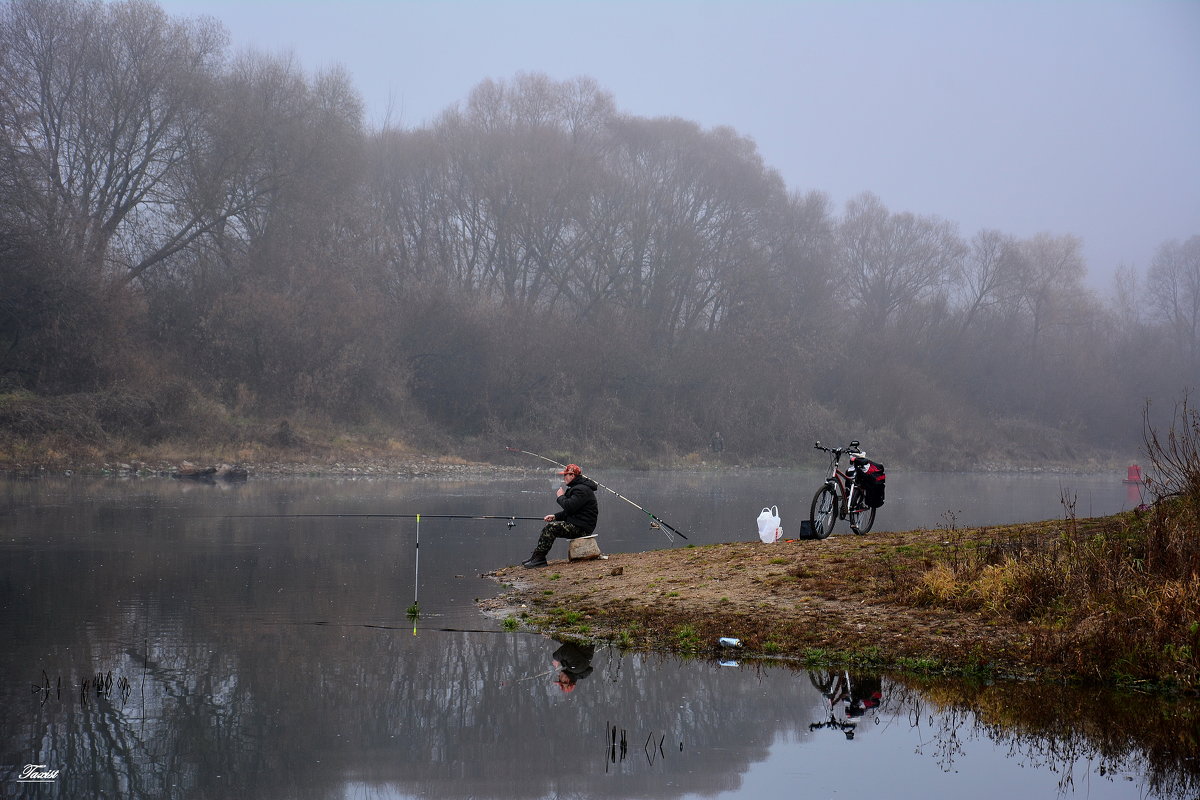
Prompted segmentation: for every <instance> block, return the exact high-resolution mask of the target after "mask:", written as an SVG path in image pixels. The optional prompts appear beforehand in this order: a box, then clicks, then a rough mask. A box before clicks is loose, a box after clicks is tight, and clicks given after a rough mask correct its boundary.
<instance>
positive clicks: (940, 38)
mask: <svg viewBox="0 0 1200 800" xmlns="http://www.w3.org/2000/svg"><path fill="white" fill-rule="evenodd" d="M159 4H160V5H161V6H162V7H163V8H164V9H166V10H167V12H168V13H170V14H171V15H173V16H195V15H199V14H208V15H211V16H213V17H216V18H217V19H219V20H220V21H221V22H222V23H224V25H225V26H226V28H227V29H228V30H229V32H230V34H231V36H232V45H233V48H234V49H235V50H237V49H241V48H244V47H254V48H257V49H261V50H266V51H268V52H278V51H281V50H290V51H292V52H294V53H295V54H296V55H297V56H298V57H299V59H300V62H301V63H302V64H303V65H304V66H305V67H306V68H307V69H308V70H309V71H310V72H312V71H315V70H318V69H321V68H324V67H329V66H332V65H335V64H341V65H342V66H344V67H345V68H346V69H347V70H349V72H350V74H351V75H352V76H353V81H354V84H355V85H356V86H357V87H358V89H359V91H360V92H361V93H362V95H363V98H364V100H365V102H366V106H367V114H368V121H370V122H372V123H379V122H381V121H382V120H383V119H384V118H385V115H386V114H387V113H388V110H389V109H390V110H391V119H392V121H393V122H394V123H396V122H398V123H400V124H402V125H404V126H406V127H415V126H420V125H423V124H425V123H428V122H431V121H432V120H433V119H434V118H435V117H436V116H437V115H438V114H439V113H440V112H441V111H443V110H444V109H446V108H447V107H449V106H451V105H453V104H455V103H459V102H461V101H463V100H464V99H465V98H466V96H467V94H468V92H469V91H470V89H471V88H472V87H473V86H474V85H475V84H477V83H479V82H480V81H481V80H483V79H485V78H493V79H508V78H511V77H513V76H514V75H516V74H517V73H519V72H542V73H546V74H548V75H549V76H551V77H552V78H555V79H560V80H561V79H568V78H573V77H577V76H588V77H591V78H594V79H595V80H596V81H597V82H598V83H599V84H600V86H601V87H602V88H604V89H606V90H607V91H609V92H611V93H612V94H613V96H614V97H615V100H616V103H617V107H618V108H620V109H621V110H622V111H626V112H629V113H632V114H637V115H639V116H649V117H653V116H679V117H684V118H686V119H690V120H694V121H696V122H698V123H700V124H701V125H703V126H704V127H712V126H717V125H728V126H730V127H732V128H734V129H735V130H737V131H738V132H739V133H741V134H743V135H745V136H749V137H751V138H752V139H754V141H755V142H756V143H757V145H758V148H759V151H760V153H761V154H762V156H763V159H764V160H765V162H766V163H767V164H768V165H770V166H772V167H774V168H776V169H778V170H779V172H780V173H781V174H782V176H783V178H784V180H785V181H786V183H787V185H788V186H789V188H792V189H797V190H802V191H808V190H811V189H817V190H820V191H823V192H826V193H827V194H828V195H829V196H830V197H831V199H832V200H833V201H834V204H835V208H837V209H838V210H839V211H840V210H841V208H842V206H843V204H844V203H845V201H846V200H847V199H849V198H850V197H852V196H854V195H855V194H857V193H859V192H862V191H872V192H874V193H875V194H877V195H878V196H879V197H880V198H881V199H882V200H883V202H884V203H885V204H886V205H887V206H888V208H890V209H891V210H892V211H911V212H914V213H918V214H930V215H936V216H939V217H942V218H944V219H948V220H951V221H954V222H956V223H958V225H959V227H960V231H961V233H962V234H963V235H964V236H970V235H972V234H974V233H975V232H976V231H978V230H979V229H981V228H997V229H999V230H1001V231H1003V232H1005V233H1011V234H1014V235H1017V236H1020V237H1026V236H1031V235H1033V234H1035V233H1038V232H1041V231H1049V232H1051V233H1054V234H1067V233H1069V234H1074V235H1076V236H1079V237H1080V238H1081V239H1082V240H1083V243H1084V247H1083V250H1084V254H1085V256H1086V257H1087V260H1088V265H1089V269H1090V272H1091V283H1092V285H1094V286H1096V287H1097V288H1099V289H1102V290H1107V289H1108V288H1109V285H1110V280H1109V276H1110V275H1111V273H1112V271H1113V270H1114V269H1115V268H1116V267H1117V266H1118V265H1120V264H1129V265H1133V266H1136V267H1138V268H1139V269H1140V270H1143V271H1144V270H1145V268H1146V267H1147V266H1148V265H1149V263H1150V261H1151V259H1152V258H1153V255H1154V252H1155V250H1156V248H1157V247H1158V245H1159V244H1161V243H1162V242H1164V241H1165V240H1168V239H1180V240H1183V239H1186V238H1188V237H1190V236H1193V235H1197V234H1200V0H1180V1H1178V2H1149V1H1142V0H1139V1H1138V2H1133V1H1130V0H1126V1H1125V2H1101V1H1100V0H1088V1H1087V2H1084V0H1078V1H1077V2H1032V0H1030V1H1029V2H1018V1H1017V0H1007V1H1006V2H988V1H984V0H979V1H977V2H966V1H965V0H963V1H960V2H931V1H929V0H925V1H923V2H800V1H799V0H791V1H789V0H775V2H760V0H736V2H725V1H724V0H720V1H718V0H713V1H712V2H694V1H693V2H684V0H675V1H672V2H667V1H666V0H641V2H624V1H621V2H617V1H615V0H605V1H604V2H582V1H573V0H557V2H507V1H505V0H491V1H490V2H480V1H477V0H407V1H404V0H336V2H335V0H326V1H325V2H316V1H315V0H306V1H304V2H263V1H262V0H159Z"/></svg>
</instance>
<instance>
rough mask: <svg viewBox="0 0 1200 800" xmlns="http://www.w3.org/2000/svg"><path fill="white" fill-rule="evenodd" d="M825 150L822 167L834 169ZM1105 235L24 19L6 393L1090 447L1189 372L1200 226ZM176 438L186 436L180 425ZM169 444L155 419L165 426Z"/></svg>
mask: <svg viewBox="0 0 1200 800" xmlns="http://www.w3.org/2000/svg"><path fill="white" fill-rule="evenodd" d="M820 157H821V154H819V153H814V154H813V158H814V159H815V158H820ZM1086 274H1087V265H1086V264H1085V263H1084V259H1083V257H1082V254H1081V248H1080V241H1079V240H1078V239H1077V238H1075V237H1074V236H1071V235H1068V234H1054V233H1041V234H1038V235H1036V236H1033V237H1030V238H1020V237H1016V236H1012V235H1009V234H1006V233H1004V232H1003V231H999V230H981V231H979V232H976V233H974V234H972V235H965V234H963V233H962V232H960V231H959V230H958V228H957V226H956V225H955V224H954V223H953V222H951V221H948V220H944V219H940V218H937V217H932V216H922V215H917V214H912V213H908V212H903V211H896V210H893V209H889V208H887V207H886V206H885V204H884V203H883V202H882V201H881V200H880V199H879V198H878V197H876V196H874V195H872V194H870V193H866V194H863V195H861V196H859V197H856V198H854V199H852V200H851V201H849V202H848V203H846V205H845V207H844V208H842V209H835V208H833V207H832V204H831V202H830V201H829V199H828V198H827V197H826V196H825V195H824V194H822V193H821V192H819V191H807V192H801V191H796V190H793V189H789V188H788V187H787V186H786V185H785V184H784V182H783V180H782V178H781V177H780V175H779V174H778V173H777V172H776V171H775V170H774V169H772V168H771V167H770V166H769V165H767V164H765V163H764V162H763V160H762V158H761V156H760V155H759V153H758V151H757V148H756V147H755V144H754V142H753V141H752V140H750V139H749V138H747V137H745V136H742V135H739V134H738V133H737V132H736V131H734V130H732V129H730V128H724V127H719V128H713V129H704V128H702V127H701V126H699V125H698V124H696V123H694V122H691V121H688V120H684V119H678V118H647V117H639V116H634V115H630V114H627V113H623V112H621V111H619V110H618V108H617V104H616V100H615V98H614V97H613V96H612V95H611V94H610V93H609V92H607V91H605V90H604V89H603V88H601V87H600V86H598V85H597V83H596V82H595V81H593V80H591V79H589V78H585V77H581V78H576V79H572V80H565V81H557V80H552V79H551V78H549V77H547V76H545V75H540V74H522V75H518V76H515V77H513V78H512V79H509V80H502V81H497V80H485V81H482V82H481V83H479V84H478V85H477V86H476V87H475V88H474V89H473V90H472V91H471V92H470V94H469V95H468V96H467V97H466V98H465V99H464V100H463V101H461V102H459V103H456V104H454V105H452V106H450V107H449V108H447V109H446V110H445V111H444V113H442V114H441V115H440V117H438V118H437V119H436V120H435V121H433V122H432V123H429V124H427V125H423V126H420V127H415V128H402V127H399V126H395V125H391V124H386V123H385V124H382V125H378V126H368V125H367V124H366V123H365V121H364V112H363V104H362V100H361V97H360V96H359V94H358V93H357V91H356V90H355V88H354V87H353V85H352V83H351V81H350V78H349V77H348V76H347V74H346V73H345V72H344V71H343V70H341V69H340V68H333V69H329V70H325V71H321V72H316V73H309V72H307V71H306V70H305V69H304V67H303V65H302V64H300V63H299V62H298V61H297V60H296V59H295V58H294V57H292V56H288V55H275V54H265V53H260V52H240V53H236V54H234V53H231V52H230V48H229V44H228V37H227V35H226V33H225V31H224V30H223V28H222V27H221V26H220V24H219V23H218V22H216V21H215V20H211V19H207V18H201V19H175V18H171V17H169V16H168V15H167V14H165V12H163V10H162V9H160V8H159V7H158V6H156V5H155V4H153V3H151V2H146V1H145V0H126V1H125V2H112V3H104V2H99V0H6V2H5V3H4V4H3V5H2V6H0V381H2V382H3V385H4V388H6V389H7V390H8V391H14V390H23V391H28V392H33V393H37V394H38V395H46V396H56V395H58V396H61V395H71V394H82V393H92V394H96V393H100V394H104V393H108V394H110V395H111V394H112V393H113V392H115V391H118V390H119V391H121V392H125V393H127V394H130V393H131V394H134V395H137V396H138V397H141V398H143V399H144V401H145V402H146V404H147V405H148V407H149V408H150V409H151V410H152V414H151V416H153V417H154V418H155V419H158V420H163V419H168V420H172V421H174V426H175V427H174V428H170V426H168V428H163V429H161V430H158V433H157V434H154V435H166V433H164V431H167V430H179V429H180V426H185V427H186V424H187V423H186V422H185V421H186V420H195V419H198V418H201V417H205V416H206V415H208V416H210V417H211V416H212V415H214V414H216V415H224V416H227V417H229V418H233V417H239V418H247V417H248V418H255V419H261V420H266V419H275V418H292V419H293V420H295V419H314V420H315V419H319V420H325V421H328V422H331V423H333V424H343V425H346V424H353V425H360V424H369V425H374V426H378V427H380V428H382V429H386V430H389V431H394V432H395V433H394V435H395V436H397V438H408V439H409V440H413V441H426V442H441V443H443V444H449V443H456V444H457V445H459V446H469V444H470V443H471V442H480V443H483V442H490V443H494V442H496V441H508V440H512V441H521V442H526V443H529V446H535V445H536V446H539V447H541V446H554V447H559V448H561V449H570V450H573V451H575V452H580V453H587V454H590V455H592V456H593V457H604V458H612V459H619V460H624V461H630V462H632V461H636V460H638V459H654V458H661V457H664V456H672V455H674V456H679V455H686V454H689V453H696V452H697V451H702V450H703V449H704V448H705V447H706V444H707V442H708V439H709V436H710V435H711V434H712V433H713V432H714V431H720V432H721V433H722V435H723V437H724V439H725V442H726V445H727V450H726V453H725V454H724V457H727V458H731V459H739V460H760V461H789V460H795V459H803V458H804V455H803V453H802V452H801V450H802V449H803V448H808V447H810V446H811V442H812V440H813V439H814V438H824V439H827V440H836V439H849V438H852V437H853V438H859V439H861V440H863V441H864V443H866V442H868V441H869V442H872V443H873V445H874V447H873V449H876V450H880V451H882V452H891V453H894V454H896V455H895V458H896V459H898V460H901V461H906V462H908V463H913V464H921V465H927V466H932V465H938V464H947V463H950V464H958V463H963V464H970V463H977V462H979V461H996V462H1007V463H1012V462H1016V461H1024V460H1028V459H1045V458H1053V459H1055V460H1069V459H1072V458H1078V457H1082V456H1083V454H1084V453H1085V452H1091V451H1095V450H1096V449H1121V448H1126V447H1128V446H1130V445H1131V444H1133V443H1136V442H1137V441H1139V440H1140V433H1141V427H1140V422H1141V416H1140V412H1141V409H1142V406H1143V404H1144V402H1145V400H1146V398H1148V397H1154V398H1172V397H1177V396H1178V394H1179V392H1180V391H1181V390H1182V389H1184V388H1185V387H1187V386H1188V385H1189V383H1190V384H1192V385H1194V384H1195V382H1196V376H1197V375H1200V235H1198V236H1192V237H1191V238H1189V239H1187V240H1186V241H1183V242H1178V241H1172V242H1166V243H1163V245H1162V246H1161V248H1160V249H1159V251H1158V253H1157V255H1156V256H1155V258H1154V260H1153V262H1152V263H1151V264H1150V265H1149V267H1148V269H1147V270H1146V271H1145V272H1144V274H1143V273H1142V272H1140V271H1138V270H1136V269H1132V268H1129V269H1125V270H1124V271H1123V272H1122V273H1121V274H1120V276H1119V277H1118V280H1117V281H1116V283H1115V285H1114V291H1113V293H1112V296H1111V297H1109V298H1100V297H1098V296H1097V295H1096V293H1094V292H1093V291H1091V290H1089V289H1088V288H1087V287H1086V286H1085V283H1084V281H1085V278H1086ZM160 428H161V426H160ZM147 435H151V432H149V431H147Z"/></svg>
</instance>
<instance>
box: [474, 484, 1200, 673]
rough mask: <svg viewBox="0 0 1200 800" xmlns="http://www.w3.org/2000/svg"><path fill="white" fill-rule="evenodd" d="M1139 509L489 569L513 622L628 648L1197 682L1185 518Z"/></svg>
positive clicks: (1194, 568)
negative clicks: (733, 644) (726, 642)
mask: <svg viewBox="0 0 1200 800" xmlns="http://www.w3.org/2000/svg"><path fill="white" fill-rule="evenodd" d="M1195 511H1196V509H1195V507H1194V506H1190V505H1189V504H1188V503H1186V502H1184V501H1183V500H1182V499H1179V498H1176V499H1173V500H1170V501H1167V502H1164V503H1162V504H1159V505H1158V506H1155V507H1154V508H1150V509H1147V510H1146V511H1143V512H1130V513H1125V514H1121V515H1118V516H1114V517H1105V518H1095V519H1085V520H1080V519H1075V518H1073V517H1070V516H1068V517H1067V518H1065V519H1063V520H1052V521H1047V522H1042V523H1037V524H1028V525H1014V526H1005V527H997V528H978V529H965V530H957V529H945V528H943V529H938V530H917V531H905V532H889V533H872V534H870V535H868V536H865V537H854V536H835V537H833V538H831V539H828V540H825V541H799V542H793V543H788V544H782V543H781V544H777V545H773V546H764V545H761V544H758V543H745V542H739V543H735V544H724V545H711V546H704V547H688V548H683V549H678V550H661V551H651V552H648V553H637V554H618V555H612V556H610V557H609V558H608V559H607V560H604V561H590V562H574V563H568V562H565V561H559V562H552V563H551V566H550V567H549V568H547V569H542V570H523V569H522V568H520V567H509V568H506V569H504V570H500V571H498V572H497V573H495V577H496V578H497V580H499V581H501V582H502V583H505V584H506V585H507V592H506V593H505V594H504V595H503V596H502V597H501V598H500V599H499V600H498V601H496V602H494V603H492V604H490V605H492V607H493V610H494V613H496V614H498V615H499V616H500V617H501V618H504V619H506V621H507V624H508V625H509V626H510V627H514V628H515V627H527V628H532V629H537V630H544V631H552V632H555V633H558V634H568V635H575V636H582V637H587V638H594V639H600V640H606V641H611V642H613V643H615V644H617V645H619V646H621V647H627V648H633V649H655V650H669V651H672V652H676V653H683V654H695V655H714V654H716V653H718V652H720V649H719V648H718V647H717V645H716V642H717V640H718V638H719V637H722V636H734V637H737V638H739V639H740V640H741V643H742V648H741V649H740V650H739V651H737V652H738V656H739V657H743V658H744V657H761V658H787V659H793V660H797V661H799V662H801V663H806V664H844V665H848V666H857V667H864V668H877V669H900V670H905V671H908V672H913V673H939V674H976V675H987V676H1021V677H1041V678H1044V679H1051V680H1069V681H1075V682H1086V683H1101V684H1109V685H1120V686H1135V687H1140V688H1147V689H1151V688H1153V689H1156V690H1168V691H1180V692H1187V693H1196V692H1197V691H1200V580H1198V579H1197V575H1198V574H1200V569H1198V567H1200V544H1198V542H1200V537H1198V536H1197V534H1200V526H1197V517H1196V514H1195Z"/></svg>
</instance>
